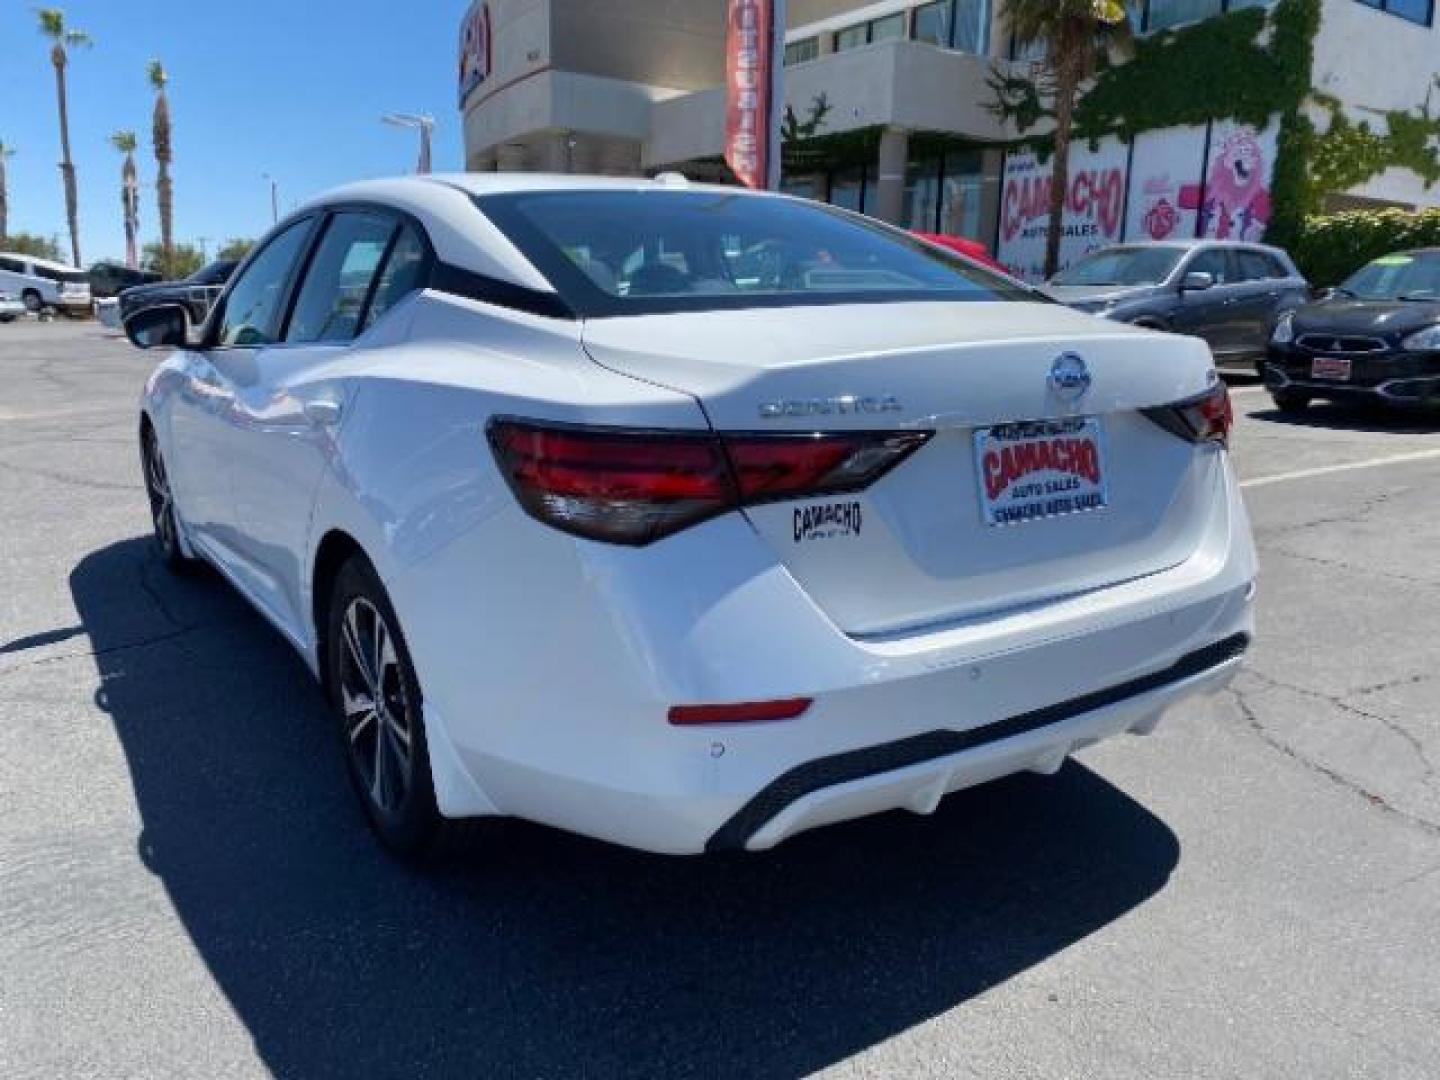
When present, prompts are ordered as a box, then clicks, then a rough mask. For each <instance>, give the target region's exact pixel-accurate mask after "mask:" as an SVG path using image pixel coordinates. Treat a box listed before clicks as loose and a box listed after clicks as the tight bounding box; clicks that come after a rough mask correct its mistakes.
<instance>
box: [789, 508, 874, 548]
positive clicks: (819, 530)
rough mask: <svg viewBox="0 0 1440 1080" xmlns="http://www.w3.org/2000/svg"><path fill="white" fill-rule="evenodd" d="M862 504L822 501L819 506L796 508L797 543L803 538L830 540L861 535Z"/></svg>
mask: <svg viewBox="0 0 1440 1080" xmlns="http://www.w3.org/2000/svg"><path fill="white" fill-rule="evenodd" d="M860 523H861V514H860V504H859V503H858V502H837V503H821V504H820V505H819V506H803V507H797V508H796V510H795V543H797V544H798V543H800V542H801V541H803V540H828V539H830V538H832V537H836V536H859V535H860Z"/></svg>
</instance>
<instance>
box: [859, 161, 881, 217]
mask: <svg viewBox="0 0 1440 1080" xmlns="http://www.w3.org/2000/svg"><path fill="white" fill-rule="evenodd" d="M879 193H880V169H879V167H878V166H876V165H871V166H870V167H869V168H867V169H866V170H865V186H864V188H863V189H862V192H861V197H860V212H861V213H862V214H874V213H875V206H876V203H877V202H878V201H879V200H878V198H877V196H878V195H879Z"/></svg>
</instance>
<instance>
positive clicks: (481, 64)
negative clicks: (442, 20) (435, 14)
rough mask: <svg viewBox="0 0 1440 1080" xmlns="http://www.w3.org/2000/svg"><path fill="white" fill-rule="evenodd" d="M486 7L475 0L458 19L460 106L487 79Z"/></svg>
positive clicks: (487, 16) (489, 43)
mask: <svg viewBox="0 0 1440 1080" xmlns="http://www.w3.org/2000/svg"><path fill="white" fill-rule="evenodd" d="M490 62H491V41H490V5H489V4H488V3H485V2H484V0H476V2H475V3H473V4H471V5H470V10H469V11H467V12H465V18H463V19H461V20H460V86H459V89H460V107H461V108H462V109H463V108H464V107H465V99H466V98H467V97H469V96H470V91H472V90H474V89H475V88H476V87H477V86H479V85H480V84H481V83H483V82H484V81H485V80H486V79H488V78H489V77H490Z"/></svg>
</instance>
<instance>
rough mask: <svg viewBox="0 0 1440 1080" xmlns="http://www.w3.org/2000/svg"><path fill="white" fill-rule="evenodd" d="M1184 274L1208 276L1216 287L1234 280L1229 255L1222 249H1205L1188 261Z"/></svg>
mask: <svg viewBox="0 0 1440 1080" xmlns="http://www.w3.org/2000/svg"><path fill="white" fill-rule="evenodd" d="M1185 272H1186V273H1187V274H1209V275H1210V276H1211V277H1212V278H1214V279H1215V284H1216V285H1228V284H1229V283H1230V282H1232V281H1234V280H1235V273H1234V271H1233V270H1232V269H1231V268H1230V253H1229V252H1227V251H1226V250H1225V249H1224V248H1206V249H1205V250H1204V251H1202V252H1200V254H1198V255H1196V256H1195V258H1193V259H1191V260H1190V265H1189V266H1187V267H1186V268H1185Z"/></svg>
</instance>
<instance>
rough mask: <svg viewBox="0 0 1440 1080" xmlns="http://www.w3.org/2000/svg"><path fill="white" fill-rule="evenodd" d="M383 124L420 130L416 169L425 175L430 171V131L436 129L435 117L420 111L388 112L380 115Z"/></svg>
mask: <svg viewBox="0 0 1440 1080" xmlns="http://www.w3.org/2000/svg"><path fill="white" fill-rule="evenodd" d="M380 122H381V123H382V124H389V125H390V126H391V127H399V128H411V129H413V130H415V131H418V132H420V160H419V163H418V164H417V165H416V166H415V171H416V172H417V173H419V174H420V175H421V176H424V175H425V174H426V173H428V172H429V171H430V133H431V132H432V131H434V130H435V118H434V117H431V116H423V115H421V114H419V113H386V114H385V115H384V116H382V117H380Z"/></svg>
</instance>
